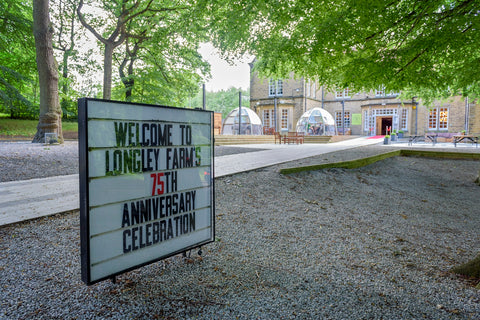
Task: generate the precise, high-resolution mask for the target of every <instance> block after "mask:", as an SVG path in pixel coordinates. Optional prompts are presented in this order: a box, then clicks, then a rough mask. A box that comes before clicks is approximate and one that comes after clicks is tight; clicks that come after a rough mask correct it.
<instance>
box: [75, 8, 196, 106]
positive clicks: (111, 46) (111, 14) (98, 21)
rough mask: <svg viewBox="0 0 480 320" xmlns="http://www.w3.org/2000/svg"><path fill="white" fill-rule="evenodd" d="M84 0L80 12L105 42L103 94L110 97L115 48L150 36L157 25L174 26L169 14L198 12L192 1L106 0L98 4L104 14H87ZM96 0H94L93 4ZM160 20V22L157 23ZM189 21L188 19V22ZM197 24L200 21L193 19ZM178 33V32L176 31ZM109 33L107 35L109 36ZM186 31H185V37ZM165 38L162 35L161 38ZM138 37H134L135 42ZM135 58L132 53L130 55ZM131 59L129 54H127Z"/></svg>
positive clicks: (106, 97)
mask: <svg viewBox="0 0 480 320" xmlns="http://www.w3.org/2000/svg"><path fill="white" fill-rule="evenodd" d="M84 2H85V1H84V0H80V3H79V6H78V8H77V14H78V17H79V19H80V22H81V23H82V25H83V26H84V27H85V28H87V29H88V30H89V31H90V32H91V33H92V34H93V35H94V36H95V37H96V38H97V39H98V40H99V41H100V42H101V43H102V44H103V45H104V48H105V51H104V79H103V86H104V88H103V98H104V99H110V98H111V94H112V64H113V54H114V50H115V48H117V47H119V46H120V45H121V44H123V43H124V42H125V41H126V40H127V39H137V40H138V39H141V38H144V40H149V39H151V37H152V36H153V34H154V33H155V31H156V29H159V28H160V29H166V30H168V29H169V28H174V27H175V26H174V25H171V24H168V23H166V21H167V20H164V19H162V18H163V17H165V16H166V15H170V14H171V15H176V14H178V13H181V12H183V17H185V15H186V14H187V13H190V17H192V16H195V15H197V16H198V14H196V13H195V12H194V11H193V9H194V7H193V6H191V5H190V4H189V3H188V1H178V2H170V1H154V0H148V1H141V0H110V1H103V2H101V5H100V6H99V7H97V8H96V11H97V12H101V14H100V15H98V14H97V15H95V14H94V13H88V14H84V13H82V8H83V5H84ZM95 3H96V1H90V5H91V6H93V4H95ZM87 19H89V21H87ZM156 22H159V24H156ZM184 24H185V22H184ZM192 24H193V25H196V22H195V21H193V22H192ZM173 34H175V32H173ZM105 35H107V36H105ZM183 36H185V35H181V37H183ZM159 40H160V41H161V39H159ZM133 42H134V41H132V43H133ZM130 58H132V57H130ZM127 59H128V58H127Z"/></svg>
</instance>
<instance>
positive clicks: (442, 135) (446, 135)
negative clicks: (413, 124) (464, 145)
mask: <svg viewBox="0 0 480 320" xmlns="http://www.w3.org/2000/svg"><path fill="white" fill-rule="evenodd" d="M455 135H458V133H454V132H426V133H425V134H424V135H415V136H410V137H408V145H412V143H415V142H419V141H425V142H427V141H428V142H432V144H433V145H435V144H436V143H437V142H439V139H441V140H440V142H443V141H444V142H446V141H453V137H454V136H455ZM442 140H443V141H442Z"/></svg>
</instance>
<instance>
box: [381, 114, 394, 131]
mask: <svg viewBox="0 0 480 320" xmlns="http://www.w3.org/2000/svg"><path fill="white" fill-rule="evenodd" d="M392 123H393V119H392V117H382V133H381V134H382V135H385V134H387V127H389V128H392Z"/></svg>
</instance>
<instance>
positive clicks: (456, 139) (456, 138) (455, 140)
mask: <svg viewBox="0 0 480 320" xmlns="http://www.w3.org/2000/svg"><path fill="white" fill-rule="evenodd" d="M463 140H468V141H471V142H472V144H474V143H475V147H476V148H478V136H474V135H471V134H462V135H455V136H453V145H454V146H455V147H456V146H457V143H458V142H461V141H463Z"/></svg>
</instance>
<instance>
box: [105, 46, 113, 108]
mask: <svg viewBox="0 0 480 320" xmlns="http://www.w3.org/2000/svg"><path fill="white" fill-rule="evenodd" d="M114 49H115V46H114V45H112V44H111V43H108V42H106V43H105V55H104V60H103V99H105V100H110V99H111V98H112V60H113V50H114Z"/></svg>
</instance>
